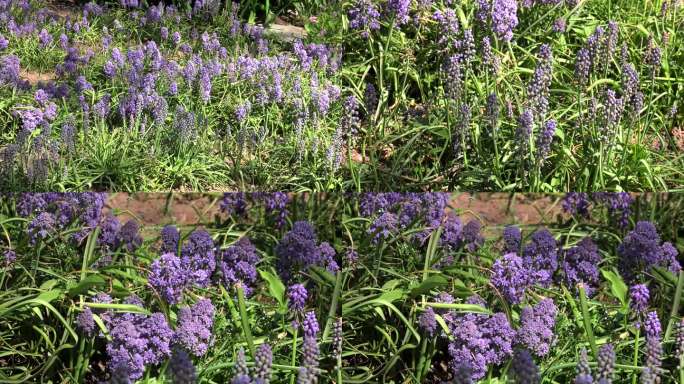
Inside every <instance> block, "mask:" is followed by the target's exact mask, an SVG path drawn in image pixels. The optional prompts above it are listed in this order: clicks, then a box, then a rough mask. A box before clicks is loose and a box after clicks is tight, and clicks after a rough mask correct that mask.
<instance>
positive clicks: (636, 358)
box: [632, 328, 640, 384]
mask: <svg viewBox="0 0 684 384" xmlns="http://www.w3.org/2000/svg"><path fill="white" fill-rule="evenodd" d="M639 336H640V329H639V328H637V330H636V337H635V338H634V360H633V363H634V365H637V364H639ZM637 378H639V374H638V372H633V373H632V384H636V382H637Z"/></svg>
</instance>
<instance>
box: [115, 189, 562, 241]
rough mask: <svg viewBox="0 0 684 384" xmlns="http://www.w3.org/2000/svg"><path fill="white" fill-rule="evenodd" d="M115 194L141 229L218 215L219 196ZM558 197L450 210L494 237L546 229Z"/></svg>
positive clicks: (460, 197) (493, 199) (498, 198)
mask: <svg viewBox="0 0 684 384" xmlns="http://www.w3.org/2000/svg"><path fill="white" fill-rule="evenodd" d="M170 196H171V197H169V195H168V194H165V193H136V194H126V193H116V194H111V195H110V197H109V200H108V204H107V205H108V208H107V209H108V210H109V211H111V210H113V211H114V213H115V214H117V215H118V216H119V217H120V218H122V219H123V220H124V221H126V220H128V219H131V218H134V219H135V220H137V221H138V222H139V223H140V224H141V225H142V226H144V227H161V226H164V225H166V224H175V225H178V226H191V227H192V226H200V225H208V224H210V223H212V222H213V219H214V217H215V216H216V215H217V214H220V209H219V202H220V199H221V196H222V195H221V194H200V193H174V194H172V195H170ZM559 199H560V196H549V195H534V194H514V195H509V194H507V193H472V194H471V193H459V194H454V197H453V200H452V202H451V207H452V208H454V209H455V210H456V212H457V213H458V214H459V215H460V216H461V217H462V219H463V220H464V221H465V222H467V221H469V220H472V219H477V220H479V221H480V222H481V223H482V224H483V226H484V227H485V229H486V234H488V235H490V236H498V235H499V234H500V232H501V230H502V229H503V227H504V226H505V225H508V224H518V225H521V226H539V225H549V224H551V223H553V222H555V221H556V218H557V217H558V215H561V214H562V211H561V207H560V203H559Z"/></svg>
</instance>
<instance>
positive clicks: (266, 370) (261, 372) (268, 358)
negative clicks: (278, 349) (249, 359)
mask: <svg viewBox="0 0 684 384" xmlns="http://www.w3.org/2000/svg"><path fill="white" fill-rule="evenodd" d="M272 365H273V352H272V351H271V346H270V345H268V344H266V343H264V344H261V345H260V346H259V348H257V350H256V355H255V356H254V375H253V378H254V382H255V383H260V384H268V383H269V382H270V380H271V366H272Z"/></svg>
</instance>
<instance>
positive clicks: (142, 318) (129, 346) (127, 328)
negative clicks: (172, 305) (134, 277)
mask: <svg viewBox="0 0 684 384" xmlns="http://www.w3.org/2000/svg"><path fill="white" fill-rule="evenodd" d="M103 299H105V300H111V299H110V298H108V297H103ZM126 303H127V304H133V305H137V306H142V305H143V303H142V302H141V301H140V299H138V298H137V297H135V296H132V297H129V298H128V299H127V300H126ZM100 317H101V318H102V320H103V321H104V322H105V325H106V327H107V329H108V331H109V335H110V336H111V341H110V342H108V343H107V355H108V356H109V364H108V366H109V369H110V370H111V371H112V372H115V371H120V372H121V373H122V374H123V375H125V376H128V378H129V379H130V380H136V379H139V378H140V377H142V375H143V372H144V371H145V367H146V366H148V365H159V364H161V363H162V362H163V361H164V360H165V359H166V358H168V357H169V356H170V355H171V348H170V344H171V341H172V338H173V336H174V333H173V331H172V330H171V328H170V327H169V324H168V323H167V321H166V318H165V317H164V315H163V314H162V313H159V312H157V313H153V314H152V315H150V316H146V315H142V314H136V313H105V314H102V315H100Z"/></svg>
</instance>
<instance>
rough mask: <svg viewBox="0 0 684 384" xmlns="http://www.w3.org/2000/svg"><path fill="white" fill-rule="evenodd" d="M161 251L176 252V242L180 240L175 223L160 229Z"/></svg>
mask: <svg viewBox="0 0 684 384" xmlns="http://www.w3.org/2000/svg"><path fill="white" fill-rule="evenodd" d="M161 241H162V244H161V248H160V251H161V252H162V253H173V254H174V255H175V254H178V243H179V242H180V232H179V231H178V229H177V228H176V226H175V225H165V226H164V228H162V230H161Z"/></svg>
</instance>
